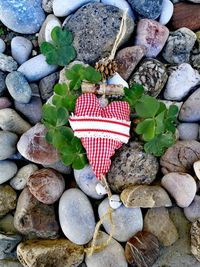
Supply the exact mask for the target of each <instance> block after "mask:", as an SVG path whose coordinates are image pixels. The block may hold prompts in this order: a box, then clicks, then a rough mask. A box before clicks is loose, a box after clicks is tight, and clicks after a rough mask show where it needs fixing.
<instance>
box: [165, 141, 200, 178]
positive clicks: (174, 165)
mask: <svg viewBox="0 0 200 267" xmlns="http://www.w3.org/2000/svg"><path fill="white" fill-rule="evenodd" d="M199 159H200V143H199V142H197V141H195V140H190V141H178V142H176V144H175V145H173V146H172V147H170V148H168V149H167V151H166V152H165V154H164V155H163V156H162V157H161V159H160V165H161V168H162V172H163V173H164V174H167V173H169V172H185V173H187V172H190V171H191V170H192V167H193V163H194V162H196V161H198V160H199Z"/></svg>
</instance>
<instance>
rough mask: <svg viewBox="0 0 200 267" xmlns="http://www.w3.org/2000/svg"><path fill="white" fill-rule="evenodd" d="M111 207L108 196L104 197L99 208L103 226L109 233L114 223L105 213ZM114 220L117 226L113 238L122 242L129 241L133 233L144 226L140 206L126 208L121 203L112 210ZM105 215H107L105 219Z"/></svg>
mask: <svg viewBox="0 0 200 267" xmlns="http://www.w3.org/2000/svg"><path fill="white" fill-rule="evenodd" d="M108 209H109V200H108V198H106V199H104V200H103V201H102V202H101V204H100V205H99V208H98V213H99V218H100V219H102V221H103V223H102V224H103V227H104V229H105V230H106V232H107V233H108V234H111V232H112V230H113V229H112V224H111V221H110V218H109V215H107V216H106V217H105V214H106V213H107V212H108ZM111 212H112V221H113V224H114V226H115V228H114V231H113V238H114V239H116V240H117V241H120V242H126V241H128V240H129V239H130V238H131V237H132V236H133V235H135V234H136V233H137V232H139V231H141V230H142V228H143V217H142V212H141V209H140V208H126V207H125V206H124V205H121V206H120V207H119V208H118V209H116V210H112V211H111ZM103 217H105V218H104V219H103Z"/></svg>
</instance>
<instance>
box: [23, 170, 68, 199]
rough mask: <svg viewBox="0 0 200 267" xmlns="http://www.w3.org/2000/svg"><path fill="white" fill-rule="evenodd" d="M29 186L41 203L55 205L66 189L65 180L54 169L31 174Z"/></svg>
mask: <svg viewBox="0 0 200 267" xmlns="http://www.w3.org/2000/svg"><path fill="white" fill-rule="evenodd" d="M27 186H28V188H29V190H30V192H31V193H32V194H33V195H34V197H35V198H37V199H38V200H39V201H40V202H42V203H44V204H53V203H55V202H56V201H57V200H58V199H59V198H60V197H61V195H62V193H63V191H64V189H65V180H64V178H63V176H62V175H61V174H60V173H59V172H57V171H55V170H53V169H41V170H38V171H35V172H34V173H33V174H31V176H30V177H29V179H28V182H27Z"/></svg>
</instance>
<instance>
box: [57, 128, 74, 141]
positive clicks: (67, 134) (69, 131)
mask: <svg viewBox="0 0 200 267" xmlns="http://www.w3.org/2000/svg"><path fill="white" fill-rule="evenodd" d="M59 131H60V133H61V134H62V135H63V136H64V138H65V141H66V142H67V143H71V141H72V139H73V138H74V132H73V131H72V129H71V128H69V127H60V128H59Z"/></svg>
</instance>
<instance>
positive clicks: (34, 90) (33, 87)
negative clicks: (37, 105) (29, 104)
mask: <svg viewBox="0 0 200 267" xmlns="http://www.w3.org/2000/svg"><path fill="white" fill-rule="evenodd" d="M30 87H31V90H32V96H37V97H40V92H39V87H38V85H37V84H36V83H30Z"/></svg>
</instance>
